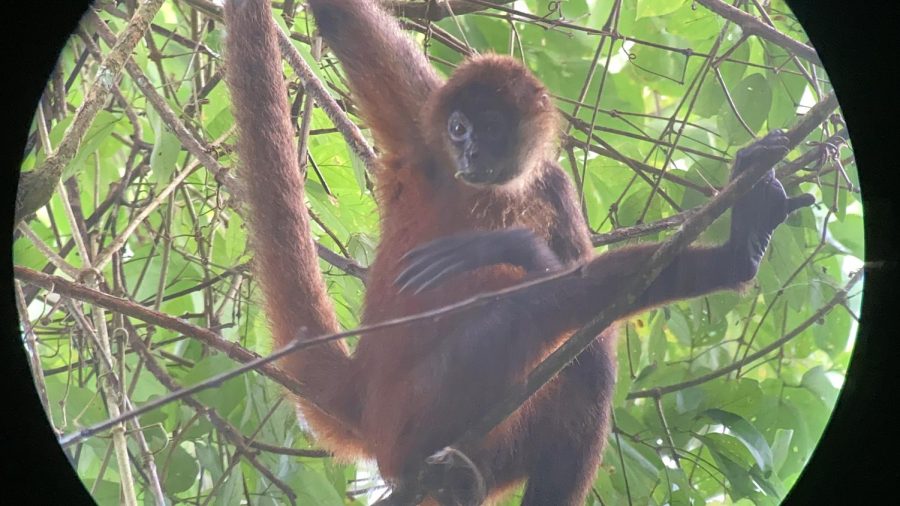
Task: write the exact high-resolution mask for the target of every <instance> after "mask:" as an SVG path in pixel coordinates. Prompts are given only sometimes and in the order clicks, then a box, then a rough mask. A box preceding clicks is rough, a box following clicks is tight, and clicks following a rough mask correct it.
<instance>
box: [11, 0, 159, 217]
mask: <svg viewBox="0 0 900 506" xmlns="http://www.w3.org/2000/svg"><path fill="white" fill-rule="evenodd" d="M162 3H163V0H146V1H145V2H143V3H142V4H141V5H140V6H139V7H138V8H137V10H136V11H135V13H134V16H133V17H132V18H131V21H129V22H128V26H126V27H125V30H124V31H123V32H122V35H121V36H120V37H119V39H118V40H117V41H116V43H115V45H114V46H113V48H112V50H111V51H110V52H109V54H108V55H107V56H106V59H104V60H103V62H102V63H101V64H100V68H99V69H98V70H97V75H96V77H95V78H94V82H93V83H92V84H91V87H90V89H88V91H87V93H86V94H85V96H84V101H83V102H82V103H81V106H80V107H79V108H78V110H77V111H75V118H74V119H73V120H72V124H71V125H70V126H69V128H68V129H67V130H66V133H65V134H64V135H63V138H62V141H60V143H59V146H57V147H56V148H55V149H54V151H53V153H52V154H48V156H47V159H46V160H44V163H42V164H41V165H40V166H39V167H37V168H35V169H34V170H32V171H31V172H26V173H23V174H22V177H21V179H20V180H19V192H18V195H17V196H16V217H15V220H16V221H15V222H16V223H18V222H19V221H20V220H21V219H22V218H23V217H25V216H27V215H29V214H31V213H33V212H35V211H37V210H38V209H40V208H41V207H43V206H44V205H45V204H47V202H49V201H50V197H52V196H53V191H54V190H55V189H56V184H57V183H58V182H59V179H60V177H62V173H63V170H64V169H65V168H66V166H67V165H68V164H69V163H70V162H71V161H72V159H73V158H74V157H75V154H76V153H77V152H78V148H79V146H81V142H82V141H83V140H84V136H85V135H86V134H87V131H88V129H89V128H90V126H91V124H92V123H93V122H94V119H95V118H96V117H97V113H99V112H100V110H101V109H102V108H103V105H104V104H105V103H106V98H107V97H108V96H109V94H110V92H111V90H112V89H113V87H114V86H115V83H116V82H117V81H118V80H119V74H121V72H122V67H123V65H124V63H125V61H126V60H128V58H129V57H131V53H132V51H134V48H135V46H137V43H138V41H140V40H141V38H142V37H143V36H144V33H145V32H146V31H147V28H148V27H149V26H150V21H151V20H152V19H153V16H154V15H156V11H158V10H159V7H160V5H162ZM45 149H46V146H45Z"/></svg>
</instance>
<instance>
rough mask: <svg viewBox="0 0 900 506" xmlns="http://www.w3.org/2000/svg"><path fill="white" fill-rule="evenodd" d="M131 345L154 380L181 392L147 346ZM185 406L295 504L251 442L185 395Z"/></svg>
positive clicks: (137, 342)
mask: <svg viewBox="0 0 900 506" xmlns="http://www.w3.org/2000/svg"><path fill="white" fill-rule="evenodd" d="M130 340H131V345H132V346H133V347H134V349H135V350H137V352H138V354H139V355H140V356H141V358H143V359H144V364H145V365H146V367H147V370H148V371H150V374H152V375H153V376H154V377H156V379H157V380H158V381H159V382H160V383H162V384H163V386H165V387H166V388H167V389H169V390H170V391H178V390H181V386H180V385H179V384H178V383H177V382H176V381H175V379H174V378H172V377H171V376H169V375H168V374H167V373H166V372H165V370H164V369H163V368H162V367H161V366H160V365H159V363H158V362H157V361H156V359H155V358H153V355H152V354H151V353H150V349H149V348H147V345H146V344H144V342H143V341H141V340H140V338H138V336H137V335H134V334H131V335H130ZM181 399H182V400H183V401H184V403H185V404H187V405H188V406H190V407H191V408H193V409H194V411H196V412H197V414H199V415H203V416H205V417H206V418H207V419H208V420H209V421H210V423H212V424H213V426H214V427H215V428H216V429H217V430H218V431H219V432H220V433H221V434H222V435H223V436H225V439H227V440H228V442H230V443H231V444H233V445H234V446H235V447H236V448H237V451H238V453H239V455H240V456H242V457H244V458H245V459H247V462H249V463H250V464H251V465H252V466H253V467H255V468H256V469H257V470H258V471H259V472H260V474H262V475H263V476H264V477H266V478H267V479H268V480H269V481H271V482H272V484H273V485H275V486H276V487H278V488H279V489H281V491H282V492H284V494H285V495H286V496H287V497H288V500H289V501H290V503H291V504H296V503H297V495H296V494H295V493H294V491H293V490H291V488H290V487H289V486H288V485H287V484H285V483H284V482H283V481H281V480H280V479H279V478H278V477H277V476H275V474H274V473H272V471H270V470H269V468H267V467H266V466H264V465H262V463H260V462H259V460H257V458H256V452H255V451H254V450H253V448H252V446H251V444H252V443H251V440H248V438H246V437H244V435H243V434H241V432H240V431H239V430H238V429H236V428H235V427H234V426H232V425H231V424H230V423H228V421H227V420H225V418H223V417H222V416H221V415H219V413H217V412H216V411H215V410H213V409H211V408H208V407H206V406H204V405H203V404H202V403H201V402H200V401H198V400H197V399H195V398H194V397H191V396H190V395H185V396H183V397H181Z"/></svg>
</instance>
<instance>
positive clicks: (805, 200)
mask: <svg viewBox="0 0 900 506" xmlns="http://www.w3.org/2000/svg"><path fill="white" fill-rule="evenodd" d="M815 203H816V198H815V197H813V196H812V195H810V194H809V193H804V194H803V195H799V196H797V197H791V198H789V199H787V214H791V213H792V212H794V211H796V210H797V209H800V208H801V207H809V206H811V205H813V204H815Z"/></svg>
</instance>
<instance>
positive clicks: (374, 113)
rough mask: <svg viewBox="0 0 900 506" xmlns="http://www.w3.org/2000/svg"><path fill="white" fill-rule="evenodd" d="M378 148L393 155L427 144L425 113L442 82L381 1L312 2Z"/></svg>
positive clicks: (310, 2)
mask: <svg viewBox="0 0 900 506" xmlns="http://www.w3.org/2000/svg"><path fill="white" fill-rule="evenodd" d="M309 6H310V8H311V9H312V12H313V15H314V16H315V18H316V24H317V26H318V28H319V33H320V34H321V35H322V38H323V39H325V42H326V43H327V44H328V46H329V47H330V48H331V49H332V51H334V54H335V55H337V57H338V59H339V60H340V61H341V65H342V66H343V68H344V72H345V73H346V75H347V80H348V81H349V83H350V88H351V90H352V92H353V96H354V99H355V100H356V102H357V105H358V106H359V108H360V110H361V112H362V115H363V117H364V119H365V120H366V122H367V123H368V124H369V126H370V127H371V128H372V130H373V132H374V134H375V138H376V142H377V144H378V145H379V146H380V147H381V148H382V149H383V150H385V151H387V152H389V153H392V154H399V153H403V149H404V148H407V149H408V147H409V146H421V144H422V133H421V129H420V128H419V127H418V126H417V118H418V117H419V111H420V110H421V109H422V107H423V105H424V104H425V100H426V99H427V98H428V96H429V95H430V94H431V92H432V90H434V89H435V88H436V87H438V86H440V84H441V79H440V78H439V77H438V76H437V74H436V73H435V72H434V69H432V67H431V65H430V64H429V63H428V60H427V59H426V58H425V55H424V54H423V52H422V50H421V49H420V48H417V47H416V46H415V44H414V43H413V41H412V40H411V39H410V38H409V37H407V36H405V35H404V34H403V31H402V30H401V28H400V25H399V24H398V23H397V20H396V19H395V18H394V17H393V16H391V15H389V14H388V13H386V12H385V11H384V10H383V9H382V8H381V7H379V6H378V2H376V1H375V0H309Z"/></svg>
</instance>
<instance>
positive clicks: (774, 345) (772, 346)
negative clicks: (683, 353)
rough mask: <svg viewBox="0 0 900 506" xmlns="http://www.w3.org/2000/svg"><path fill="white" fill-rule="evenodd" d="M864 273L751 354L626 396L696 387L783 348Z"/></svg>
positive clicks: (842, 298) (838, 300)
mask: <svg viewBox="0 0 900 506" xmlns="http://www.w3.org/2000/svg"><path fill="white" fill-rule="evenodd" d="M862 275H863V270H862V269H860V270H858V271H856V272H855V273H853V275H852V276H851V277H850V280H849V281H848V282H847V284H846V285H845V286H844V288H842V289H841V290H840V291H839V292H837V293H836V294H834V297H832V298H831V300H829V301H828V302H827V303H826V304H825V305H824V306H822V307H821V308H819V310H818V311H816V312H815V313H813V315H812V316H810V317H809V318H807V319H806V320H804V321H803V322H802V323H800V324H799V325H797V327H796V328H794V330H792V331H790V332H788V333H787V334H785V335H783V336H781V337H780V338H778V339H776V340H774V341H772V342H771V343H769V344H768V345H766V346H764V347H762V348H760V349H759V350H758V351H756V352H754V353H752V354H750V355H747V356H745V357H743V358H741V359H740V360H737V361H735V362H732V363H730V364H728V365H726V366H725V367H722V368H720V369H717V370H715V371H713V372H710V373H707V374H704V375H702V376H698V377H696V378H693V379H691V380H688V381H684V382H682V383H675V384H672V385H667V386H664V387H655V388H650V389H647V390H638V391H635V392H630V393H629V394H628V395H626V396H625V398H626V399H628V400H632V399H640V398H642V397H659V396H661V395H666V394H670V393H673V392H678V391H679V390H684V389H687V388H691V387H694V386H697V385H702V384H703V383H706V382H708V381H711V380H714V379H716V378H718V377H721V376H724V375H726V374H728V373H731V372H732V371H735V370H737V369H739V368H741V367H743V366H745V365H747V364H749V363H751V362H753V361H755V360H757V359H760V358H762V357H764V356H766V355H768V354H769V353H771V352H773V351H775V350H777V349H778V348H781V347H782V346H784V345H785V344H786V343H788V342H789V341H790V340H791V339H793V338H795V337H797V336H798V335H800V334H801V333H802V332H803V331H804V330H806V329H807V328H809V327H810V326H811V325H813V324H814V323H816V322H817V321H819V320H820V319H822V318H823V317H825V315H827V314H828V312H829V311H831V310H832V308H834V307H835V306H837V305H839V304H841V303H843V302H844V301H845V300H846V299H847V294H848V293H849V292H850V289H851V288H853V287H854V286H855V285H856V283H857V282H859V280H860V279H862Z"/></svg>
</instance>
